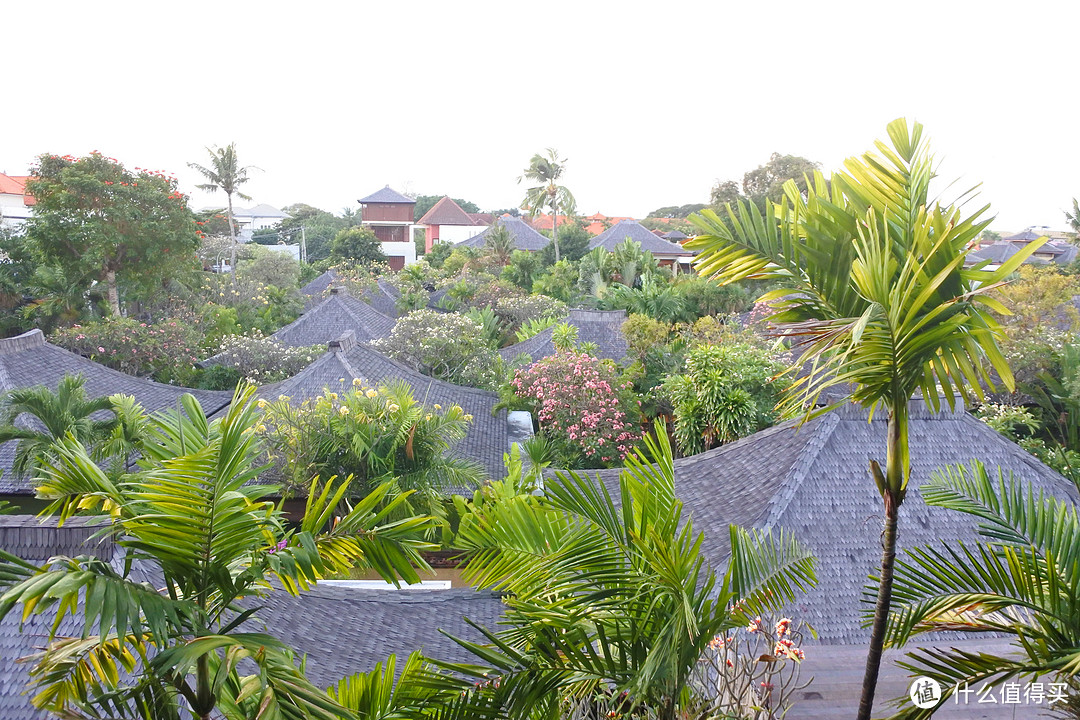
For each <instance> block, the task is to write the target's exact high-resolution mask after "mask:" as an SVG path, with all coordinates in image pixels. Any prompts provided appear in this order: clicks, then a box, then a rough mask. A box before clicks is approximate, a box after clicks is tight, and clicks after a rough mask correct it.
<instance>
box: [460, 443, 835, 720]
mask: <svg viewBox="0 0 1080 720" xmlns="http://www.w3.org/2000/svg"><path fill="white" fill-rule="evenodd" d="M658 438H659V439H658V440H649V441H648V454H644V453H642V454H639V455H634V456H631V457H630V458H629V459H628V461H627V465H626V468H625V470H624V471H623V472H622V474H621V476H620V479H619V491H618V494H617V501H616V500H614V499H613V498H612V496H611V495H610V494H609V493H608V491H607V490H606V489H605V487H604V485H602V484H600V483H599V481H598V480H593V479H590V478H588V477H584V476H581V475H578V474H577V473H573V472H571V473H568V474H563V473H558V474H557V477H556V478H555V479H554V480H551V481H548V482H546V483H545V488H544V494H543V496H542V497H540V498H538V497H536V496H534V495H531V494H521V495H514V496H511V497H507V498H503V499H502V500H501V501H499V502H493V503H489V504H484V505H480V506H479V507H474V510H473V512H471V513H469V514H467V515H465V516H464V517H463V518H462V520H461V525H460V527H459V530H458V536H457V543H456V544H457V545H458V547H461V548H462V549H464V550H465V551H466V553H467V557H468V558H469V561H468V564H467V566H466V568H467V569H466V570H465V573H466V575H467V577H468V579H469V581H470V582H472V583H474V584H476V585H477V586H479V587H494V588H499V589H502V590H506V591H508V592H509V594H508V595H507V597H506V599H505V602H506V606H507V607H506V616H507V624H508V628H507V629H506V630H504V631H502V632H498V633H496V632H492V631H490V630H484V629H481V632H483V633H484V635H485V636H486V638H487V640H488V644H486V645H480V644H474V643H469V642H465V641H462V640H458V642H459V643H461V644H462V645H463V646H465V647H466V648H469V649H471V650H472V651H473V652H474V653H475V654H476V655H477V656H478V657H479V658H481V659H482V660H483V662H484V663H485V665H486V666H487V667H483V668H478V667H475V666H446V665H444V667H450V668H452V669H454V670H456V671H457V672H459V673H462V674H464V675H466V676H471V677H475V678H477V679H479V680H480V681H481V683H484V686H483V687H482V688H481V692H478V693H477V692H472V693H471V694H472V697H473V698H475V699H476V702H477V703H478V704H482V705H484V706H485V707H491V706H492V705H494V706H497V707H501V708H502V710H503V712H505V713H506V714H507V715H508V716H510V717H523V716H524V715H525V713H526V711H532V710H533V709H536V710H538V711H540V713H541V714H540V716H545V717H547V716H554V715H553V714H552V715H549V714H548V713H550V712H551V711H552V710H553V709H555V708H557V707H558V705H559V703H560V702H561V701H563V700H564V699H569V698H573V699H582V698H590V697H592V698H596V697H606V698H608V699H609V700H610V701H611V704H610V705H608V707H605V708H604V710H609V709H614V708H615V707H619V708H620V709H622V710H623V711H624V712H626V713H627V714H629V713H630V712H631V711H633V710H635V709H641V710H645V711H647V712H654V713H655V717H658V718H661V719H663V720H671V719H673V718H675V717H677V716H678V713H679V712H680V711H689V710H690V709H692V708H694V707H696V706H697V703H698V702H700V700H701V699H702V696H701V695H700V693H695V689H694V688H693V687H692V681H691V678H692V675H693V672H694V669H695V668H696V667H697V665H698V662H699V660H700V659H701V657H702V656H703V654H704V653H705V652H706V650H707V649H708V647H709V644H710V642H713V641H714V640H715V638H717V637H718V636H722V635H724V634H725V633H727V632H728V631H730V630H733V629H734V628H736V627H740V626H742V627H745V626H747V624H748V623H751V622H753V620H754V618H755V617H756V616H757V615H759V614H761V612H762V611H763V608H765V607H768V606H774V607H778V606H781V605H783V604H784V603H785V602H787V601H788V600H790V599H791V598H792V597H793V595H794V593H795V592H796V591H797V590H799V589H804V588H806V587H808V586H810V585H812V584H813V582H814V572H813V566H814V560H813V558H812V557H810V556H809V555H808V554H807V553H806V551H805V550H804V549H803V548H802V547H801V546H799V545H798V544H797V543H796V542H794V541H793V540H792V539H791V538H789V537H787V536H785V535H783V534H781V535H779V536H777V537H776V538H771V537H768V536H763V535H759V534H757V533H752V532H748V531H744V530H741V529H739V528H736V527H734V526H733V527H732V528H731V529H730V541H731V560H730V562H729V563H728V565H727V569H726V571H725V572H724V574H723V575H722V576H721V577H719V578H718V577H716V576H714V574H713V573H712V570H711V568H709V567H708V564H707V562H706V560H705V558H704V557H703V555H702V553H701V542H702V536H701V534H700V533H696V532H695V531H694V527H693V521H692V519H691V518H689V517H684V516H683V512H682V510H683V508H682V503H681V502H680V501H679V500H678V499H677V497H676V495H675V486H674V466H673V464H672V456H671V448H670V446H669V445H668V444H667V441H666V434H665V433H663V432H662V431H660V432H659V433H658ZM485 676H486V677H485ZM443 682H445V683H448V684H451V686H453V683H454V682H455V681H454V680H453V679H450V678H443ZM456 682H458V683H459V687H460V688H462V689H468V690H469V691H472V690H473V684H472V682H470V681H468V680H466V681H461V680H458V681H456ZM545 711H546V712H545ZM475 716H476V717H481V716H482V715H480V714H477V715H475ZM597 716H600V715H599V714H598V715H597Z"/></svg>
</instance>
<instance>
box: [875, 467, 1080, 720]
mask: <svg viewBox="0 0 1080 720" xmlns="http://www.w3.org/2000/svg"><path fill="white" fill-rule="evenodd" d="M920 492H921V494H922V496H923V499H925V500H926V503H927V504H928V505H934V506H937V507H943V508H948V509H950V510H955V511H957V512H962V513H966V514H968V515H971V516H973V518H974V519H975V522H976V523H977V525H978V529H979V535H980V536H981V537H982V541H981V542H980V543H979V544H978V546H977V547H966V546H961V547H960V548H954V547H948V546H943V547H941V548H922V549H919V550H915V551H913V552H912V553H911V555H910V559H908V560H906V561H904V562H901V563H899V567H898V568H897V573H896V594H895V595H896V607H895V608H894V612H893V613H892V615H891V616H890V619H889V632H888V638H889V643H890V645H903V644H905V643H906V642H907V641H908V640H909V639H911V638H912V637H913V636H914V635H917V634H921V633H928V632H935V631H942V630H952V631H955V630H960V631H962V632H974V633H982V632H992V633H1001V634H1005V635H1009V636H1012V637H1013V638H1014V639H1015V643H1014V646H1015V648H1016V650H1017V653H1016V654H1015V655H1010V656H1002V655H996V654H994V653H989V652H980V653H968V652H964V651H962V650H958V649H955V648H952V649H949V650H939V649H930V648H925V649H921V650H919V651H917V652H913V653H909V655H908V657H909V658H910V660H909V661H908V662H905V663H902V665H903V666H904V667H905V668H906V669H907V670H909V671H911V672H912V673H914V674H915V675H924V676H927V677H930V678H933V679H934V680H937V681H938V682H939V683H940V685H941V687H942V689H943V693H944V696H945V698H948V697H949V696H951V695H952V694H953V692H954V691H955V690H956V689H957V688H959V687H981V686H982V685H983V684H985V683H989V684H990V685H996V686H1000V683H1003V682H1008V681H1010V680H1015V679H1019V678H1023V677H1025V676H1026V677H1031V678H1035V677H1038V676H1050V677H1051V678H1053V679H1056V680H1057V681H1058V682H1059V683H1061V685H1062V687H1068V688H1069V689H1067V690H1065V694H1068V695H1071V696H1072V697H1071V698H1070V702H1071V704H1072V707H1073V708H1074V710H1073V712H1074V714H1073V715H1069V717H1075V716H1076V715H1075V708H1076V701H1077V698H1076V695H1075V693H1076V692H1077V690H1078V689H1080V688H1077V687H1076V685H1075V678H1076V677H1077V675H1080V574H1078V573H1077V572H1076V549H1077V547H1080V516H1078V514H1077V509H1076V506H1075V505H1074V504H1072V503H1071V502H1067V501H1061V500H1057V499H1055V498H1053V497H1048V496H1044V495H1043V494H1041V493H1039V494H1036V493H1035V492H1034V490H1032V489H1031V488H1030V487H1029V488H1027V489H1026V490H1025V489H1024V488H1023V487H1021V485H1020V483H1018V482H1015V481H1014V480H1013V479H1012V478H1008V479H1006V478H1004V477H1002V476H1001V474H1000V471H999V473H998V478H997V481H996V482H995V481H993V480H991V477H990V475H989V474H988V473H987V471H986V468H985V467H984V466H983V465H982V464H981V463H978V462H975V463H973V464H972V465H971V466H970V467H964V466H959V467H955V468H948V469H945V470H942V471H939V472H937V473H935V476H934V478H933V480H932V481H931V482H930V483H929V484H927V485H924V486H923V487H922V488H921V490H920ZM943 700H944V698H943ZM939 705H940V703H939ZM1059 709H1064V707H1062V708H1059ZM932 712H933V709H932V708H931V709H926V710H919V709H918V708H915V707H911V708H908V709H907V710H906V711H905V712H904V713H902V714H901V716H900V717H904V718H912V719H913V718H924V717H929V716H930V715H931V714H932Z"/></svg>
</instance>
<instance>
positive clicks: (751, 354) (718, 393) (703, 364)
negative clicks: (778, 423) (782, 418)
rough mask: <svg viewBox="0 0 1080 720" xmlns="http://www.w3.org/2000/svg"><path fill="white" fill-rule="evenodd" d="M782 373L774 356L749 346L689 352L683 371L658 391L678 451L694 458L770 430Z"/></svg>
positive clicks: (699, 348)
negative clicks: (670, 415) (670, 416)
mask: <svg viewBox="0 0 1080 720" xmlns="http://www.w3.org/2000/svg"><path fill="white" fill-rule="evenodd" d="M783 369H784V364H783V363H781V362H780V361H779V360H778V359H777V358H776V356H775V355H774V354H773V353H772V352H769V351H767V350H763V349H762V348H761V347H759V346H757V345H754V344H752V343H748V342H738V341H734V342H727V343H724V344H722V345H699V346H697V347H695V348H694V349H692V350H691V351H690V352H689V354H688V355H687V357H686V371H685V372H684V373H682V374H680V375H673V376H671V377H669V378H668V379H667V380H665V381H664V384H663V386H662V388H661V390H660V392H661V394H662V395H664V396H666V397H667V399H669V400H670V402H671V405H672V407H673V408H674V414H675V440H676V442H677V443H678V444H679V449H680V451H681V452H682V453H683V454H685V455H693V454H695V453H699V452H703V451H705V450H708V449H710V448H713V447H716V446H718V445H722V444H724V443H728V442H733V441H735V440H737V439H739V438H741V437H745V436H747V435H750V434H751V433H754V432H756V431H758V430H761V429H763V428H766V427H768V426H770V425H772V424H773V422H775V419H776V418H775V414H774V408H775V406H776V400H777V397H778V394H779V392H780V387H779V385H778V383H777V381H776V376H777V374H778V373H780V372H781V371H782V370H783Z"/></svg>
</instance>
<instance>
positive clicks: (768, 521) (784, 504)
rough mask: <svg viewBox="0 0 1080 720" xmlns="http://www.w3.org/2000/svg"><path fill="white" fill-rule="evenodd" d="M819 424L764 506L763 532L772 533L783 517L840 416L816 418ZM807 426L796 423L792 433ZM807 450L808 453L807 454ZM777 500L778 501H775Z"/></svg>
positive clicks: (830, 414) (831, 414)
mask: <svg viewBox="0 0 1080 720" xmlns="http://www.w3.org/2000/svg"><path fill="white" fill-rule="evenodd" d="M818 419H819V420H820V422H819V423H816V424H815V425H814V427H813V428H812V429H811V432H813V433H814V435H815V437H812V438H810V439H809V440H807V443H806V446H805V447H804V448H803V451H802V452H800V453H799V455H798V457H797V459H796V460H795V464H794V465H792V467H791V470H790V471H788V474H787V477H785V478H784V479H783V480H782V481H781V482H780V486H779V487H778V488H777V489H776V492H774V493H773V494H772V496H771V497H770V498H769V501H768V502H767V503H766V504H765V508H766V509H765V512H764V513H763V515H764V517H765V522H763V523H762V524H761V529H762V531H763V532H766V533H768V532H772V530H773V528H775V527H776V526H777V524H778V522H779V520H780V518H781V517H782V516H783V514H784V512H785V511H786V510H787V509H788V507H790V505H791V501H792V500H793V499H794V498H795V493H796V492H797V491H798V489H799V486H800V485H802V481H803V479H805V477H806V473H807V472H808V471H809V470H810V468H811V467H812V466H813V464H814V462H815V461H816V460H817V458H818V456H819V455H820V454H821V452H822V450H824V449H825V446H826V445H827V444H828V440H829V438H830V437H831V436H832V434H833V433H834V432H835V431H836V428H837V426H839V424H840V416H839V414H838V413H835V412H831V413H828V414H826V415H825V416H824V417H820V418H818ZM810 422H812V421H810ZM808 424H809V422H807V423H798V421H796V422H795V424H794V427H793V429H794V431H795V432H796V433H798V432H800V431H801V430H803V429H804V428H806V426H807V425H808ZM807 449H809V450H810V451H809V452H807ZM777 498H779V500H778V499H777Z"/></svg>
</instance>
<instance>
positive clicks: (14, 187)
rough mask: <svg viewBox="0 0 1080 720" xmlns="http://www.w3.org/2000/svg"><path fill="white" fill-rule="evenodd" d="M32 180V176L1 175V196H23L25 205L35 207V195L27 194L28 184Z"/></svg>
mask: <svg viewBox="0 0 1080 720" xmlns="http://www.w3.org/2000/svg"><path fill="white" fill-rule="evenodd" d="M30 179H31V176H30V175H5V174H4V173H0V194H3V195H22V196H23V204H24V205H33V204H34V202H35V200H34V196H33V195H27V194H26V183H27V181H29V180H30Z"/></svg>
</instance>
